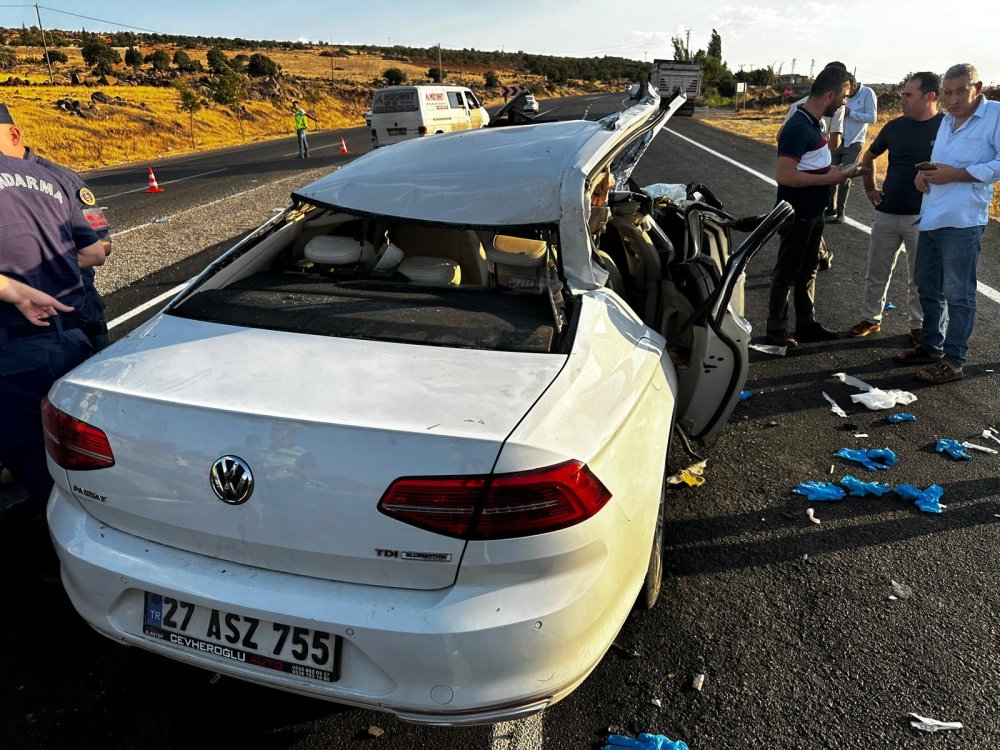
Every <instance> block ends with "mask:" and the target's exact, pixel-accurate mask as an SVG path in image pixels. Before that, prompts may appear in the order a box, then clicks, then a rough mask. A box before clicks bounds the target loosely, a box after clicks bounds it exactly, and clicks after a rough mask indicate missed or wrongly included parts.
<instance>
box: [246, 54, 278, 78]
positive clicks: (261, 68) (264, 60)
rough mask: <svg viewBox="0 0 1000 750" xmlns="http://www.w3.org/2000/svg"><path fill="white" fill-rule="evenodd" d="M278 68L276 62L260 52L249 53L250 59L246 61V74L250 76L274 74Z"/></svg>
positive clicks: (276, 73)
mask: <svg viewBox="0 0 1000 750" xmlns="http://www.w3.org/2000/svg"><path fill="white" fill-rule="evenodd" d="M280 70H281V68H279V67H278V63H276V62H275V61H274V60H272V59H271V58H270V57H268V56H267V55H262V54H261V53H260V52H255V53H254V54H252V55H250V59H249V60H248V61H247V75H248V76H250V77H251V78H267V77H268V76H276V75H278V73H279V72H280Z"/></svg>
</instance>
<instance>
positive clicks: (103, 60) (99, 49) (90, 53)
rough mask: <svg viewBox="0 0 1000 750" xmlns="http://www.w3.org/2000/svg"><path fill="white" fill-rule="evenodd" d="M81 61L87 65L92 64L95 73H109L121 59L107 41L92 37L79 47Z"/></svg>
mask: <svg viewBox="0 0 1000 750" xmlns="http://www.w3.org/2000/svg"><path fill="white" fill-rule="evenodd" d="M80 54H81V55H83V61H84V62H85V63H87V65H90V66H93V68H94V72H95V73H100V74H102V75H103V74H106V73H110V72H111V71H112V70H113V69H114V66H115V65H116V64H118V63H120V62H121V61H122V58H121V55H119V54H118V53H117V52H115V51H114V50H113V49H111V47H109V46H108V44H107V42H105V41H103V40H101V39H94V40H93V41H90V42H87V43H86V44H84V45H83V47H81V48H80Z"/></svg>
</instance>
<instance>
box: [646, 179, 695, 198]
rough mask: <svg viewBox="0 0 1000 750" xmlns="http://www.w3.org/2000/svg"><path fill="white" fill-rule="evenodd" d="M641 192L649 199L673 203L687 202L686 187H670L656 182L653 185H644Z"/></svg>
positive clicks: (670, 185)
mask: <svg viewBox="0 0 1000 750" xmlns="http://www.w3.org/2000/svg"><path fill="white" fill-rule="evenodd" d="M642 190H643V192H644V193H646V195H648V196H649V197H650V198H653V199H656V198H669V199H670V200H672V201H673V202H674V203H680V202H681V201H684V200H687V194H688V192H687V185H672V184H670V183H666V182H657V183H656V184H654V185H646V187H644V188H643V189H642Z"/></svg>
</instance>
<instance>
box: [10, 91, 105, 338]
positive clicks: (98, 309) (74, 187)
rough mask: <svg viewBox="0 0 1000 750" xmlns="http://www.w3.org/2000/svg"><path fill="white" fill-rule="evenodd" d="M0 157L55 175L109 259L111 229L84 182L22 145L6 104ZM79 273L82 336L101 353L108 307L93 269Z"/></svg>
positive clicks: (71, 172) (68, 170)
mask: <svg viewBox="0 0 1000 750" xmlns="http://www.w3.org/2000/svg"><path fill="white" fill-rule="evenodd" d="M0 153H4V154H6V155H7V156H13V157H14V158H15V159H26V160H27V161H31V162H35V163H37V164H41V165H42V166H43V167H45V168H46V169H49V170H51V171H52V172H55V173H56V174H57V175H58V176H59V180H60V182H62V183H63V184H64V185H65V186H66V187H67V188H68V189H69V190H70V191H71V192H72V194H73V197H74V198H75V199H76V201H77V202H78V203H79V205H80V208H81V210H82V211H83V215H84V217H86V219H87V221H88V222H89V223H90V226H91V227H92V228H93V230H94V231H95V232H97V236H98V238H99V239H100V240H101V242H102V243H103V244H104V255H105V256H108V255H111V229H110V227H109V226H108V220H107V219H106V218H105V216H104V211H103V210H102V209H101V208H99V207H98V206H97V199H96V198H95V197H94V193H93V192H92V191H91V190H90V188H88V187H87V184H86V183H85V182H84V181H83V178H82V177H80V175H78V174H77V173H76V172H74V171H73V170H72V169H69V168H68V167H64V166H62V165H61V164H56V163H55V162H53V161H49V160H48V159H45V158H43V157H41V156H39V155H38V154H36V153H35V152H34V151H33V150H32V149H31V147H30V146H25V145H24V137H23V135H22V134H21V130H20V128H18V127H17V126H16V125H15V124H14V118H13V117H12V116H11V114H10V110H8V109H7V105H5V104H0ZM81 271H82V273H83V284H84V292H85V293H86V299H85V301H84V304H83V305H82V306H81V307H80V308H79V309H78V310H77V312H78V313H79V314H80V315H81V316H82V318H83V321H84V327H83V329H84V332H85V333H86V334H87V336H88V337H89V338H90V342H91V343H92V344H93V345H94V349H96V350H97V351H100V350H101V349H103V348H104V347H106V346H107V345H108V344H109V343H110V339H109V338H108V323H107V319H106V318H105V310H106V309H107V305H106V304H105V302H104V299H103V298H102V297H101V295H100V293H99V292H98V291H97V288H96V287H95V286H94V269H93V268H83V269H81Z"/></svg>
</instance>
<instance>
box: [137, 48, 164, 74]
mask: <svg viewBox="0 0 1000 750" xmlns="http://www.w3.org/2000/svg"><path fill="white" fill-rule="evenodd" d="M143 62H148V63H149V64H150V65H152V66H153V70H161V71H166V70H170V56H169V55H168V54H167V53H166V52H164V51H163V50H162V49H158V50H156V51H155V52H150V53H149V54H148V55H146V56H145V57H144V58H143Z"/></svg>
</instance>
